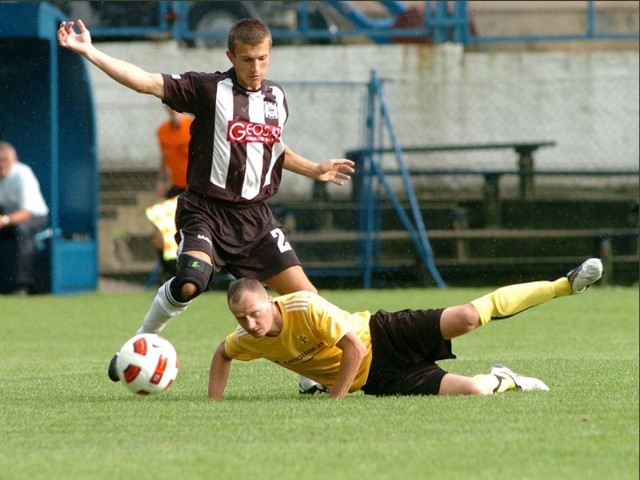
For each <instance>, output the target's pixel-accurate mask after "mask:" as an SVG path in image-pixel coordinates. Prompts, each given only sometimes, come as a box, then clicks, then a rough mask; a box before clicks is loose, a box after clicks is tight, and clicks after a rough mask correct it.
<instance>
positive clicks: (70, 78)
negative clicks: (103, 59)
mask: <svg viewBox="0 0 640 480" xmlns="http://www.w3.org/2000/svg"><path fill="white" fill-rule="evenodd" d="M62 20H64V17H63V16H62V14H61V13H60V12H59V10H57V9H56V8H53V7H52V6H51V5H49V4H48V3H47V2H2V3H0V111H1V112H2V115H1V116H0V138H2V139H3V140H6V141H8V142H10V143H12V144H13V145H14V146H15V147H16V150H17V151H18V155H19V157H20V159H21V160H22V161H23V162H25V163H27V164H29V165H30V166H31V168H32V169H33V171H34V172H35V174H36V176H37V177H38V180H39V181H40V185H41V188H42V192H43V195H44V197H45V200H46V201H47V204H48V205H49V208H50V225H49V227H50V230H48V231H49V232H50V233H51V235H50V238H47V239H45V240H44V246H45V249H44V252H43V259H42V264H43V268H42V269H41V276H40V283H41V285H38V287H39V289H40V290H41V291H42V292H51V293H56V294H58V293H71V292H77V291H84V290H94V289H95V288H96V286H97V281H98V255H97V232H98V194H99V186H98V166H97V157H96V155H97V154H96V152H97V149H96V134H95V120H94V106H93V98H92V95H91V88H90V84H89V77H88V72H87V68H86V64H85V62H84V59H82V58H81V57H80V56H78V55H76V54H74V53H71V52H69V51H67V50H65V49H60V48H58V44H57V39H56V30H57V28H58V25H59V23H60V21H62ZM5 260H6V259H5ZM5 263H6V262H5ZM9 263H11V262H9ZM2 276H3V277H4V280H5V282H4V283H7V281H8V278H7V277H8V276H9V275H7V274H6V272H3V275H2ZM4 288H5V289H10V285H4ZM9 291H10V290H9Z"/></svg>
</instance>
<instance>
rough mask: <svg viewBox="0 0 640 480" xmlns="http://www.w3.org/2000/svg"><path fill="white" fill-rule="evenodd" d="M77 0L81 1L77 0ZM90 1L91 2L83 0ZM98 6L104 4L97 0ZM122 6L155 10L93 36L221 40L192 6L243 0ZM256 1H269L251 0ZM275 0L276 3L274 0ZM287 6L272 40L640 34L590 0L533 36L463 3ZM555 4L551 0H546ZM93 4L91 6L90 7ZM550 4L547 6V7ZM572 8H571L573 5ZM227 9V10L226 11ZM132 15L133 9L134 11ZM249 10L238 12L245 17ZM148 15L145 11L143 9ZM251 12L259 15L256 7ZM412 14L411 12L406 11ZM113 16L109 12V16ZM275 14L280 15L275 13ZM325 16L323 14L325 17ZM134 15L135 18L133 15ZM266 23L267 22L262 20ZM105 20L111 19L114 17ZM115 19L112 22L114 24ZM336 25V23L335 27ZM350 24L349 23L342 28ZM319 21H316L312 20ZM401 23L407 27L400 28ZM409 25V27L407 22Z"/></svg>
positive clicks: (482, 40)
mask: <svg viewBox="0 0 640 480" xmlns="http://www.w3.org/2000/svg"><path fill="white" fill-rule="evenodd" d="M78 3H81V2H78ZM87 3H94V2H87ZM95 3H96V4H99V3H102V2H95ZM113 3H118V4H120V5H122V6H120V7H119V8H125V6H124V4H126V3H130V4H131V8H132V9H134V8H143V7H142V6H141V5H140V4H147V6H146V8H156V9H157V11H154V12H152V15H151V18H153V17H155V18H156V21H151V22H150V21H149V18H150V16H149V15H147V16H146V17H145V18H146V19H147V20H146V23H147V24H144V25H142V24H141V25H135V24H134V23H135V20H134V21H132V19H131V17H129V18H127V19H126V22H125V23H126V25H125V24H123V25H122V26H114V25H109V26H102V25H100V24H99V23H98V24H94V25H89V27H90V28H91V31H92V34H93V36H94V38H96V39H99V38H127V37H141V36H149V37H160V38H173V39H175V40H178V41H187V42H193V41H195V40H198V39H208V40H224V39H225V38H226V35H227V28H225V29H223V30H211V29H209V30H207V29H202V28H196V26H195V24H194V19H193V15H191V13H192V10H191V9H193V8H196V7H197V8H200V9H202V8H205V6H206V8H211V9H212V11H214V10H215V9H222V8H234V7H233V5H232V4H240V3H245V2H184V1H159V2H113ZM246 3H248V2H246ZM253 3H254V4H260V3H269V2H253ZM273 3H277V2H273ZM282 3H285V4H288V5H289V7H287V8H290V11H293V12H294V13H295V16H296V22H295V25H293V26H290V28H282V26H278V25H272V35H273V38H274V40H282V41H300V42H315V41H326V42H340V41H342V40H344V39H349V38H368V39H370V40H372V41H374V42H376V43H381V44H383V43H392V42H397V41H405V42H411V41H415V42H425V41H426V42H432V43H436V44H438V43H444V42H456V43H462V44H491V43H507V42H511V43H523V42H548V41H570V40H573V41H576V40H577V41H579V40H637V39H639V38H640V35H639V32H638V30H637V28H633V27H631V28H632V29H631V30H629V31H627V32H607V31H603V30H602V29H600V28H598V24H597V20H598V18H597V17H598V15H597V11H596V10H597V9H596V6H595V2H594V1H593V0H588V1H585V2H575V3H581V4H583V5H584V15H585V22H584V24H585V26H586V28H585V30H584V31H582V32H569V33H562V34H544V33H540V34H534V35H491V32H476V29H475V27H474V25H473V20H472V19H471V15H470V13H469V6H468V2H466V1H425V2H422V3H420V4H413V5H412V7H411V8H409V7H408V6H407V5H406V4H405V2H400V1H380V2H379V4H380V5H381V6H382V7H384V8H385V10H386V15H385V16H383V17H379V18H377V17H376V18H372V17H370V16H368V15H367V14H366V13H365V12H363V10H362V9H361V7H360V6H359V5H358V3H359V2H349V1H325V2H309V1H299V2H282ZM549 3H553V2H549ZM134 4H138V5H137V6H136V5H134ZM92 8H93V7H92ZM319 8H322V9H323V11H325V13H326V10H327V9H330V10H331V11H332V13H333V17H338V18H340V20H341V21H340V22H336V23H331V24H329V23H327V24H325V25H323V27H322V28H318V27H317V26H316V27H313V25H314V21H313V20H314V17H313V16H314V15H318V9H319ZM550 8H551V7H550ZM574 8H575V7H574ZM229 11H230V10H227V13H228V12H229ZM133 12H134V13H132V15H135V10H133ZM246 12H247V11H246V10H245V11H244V14H243V13H240V11H238V15H244V16H246V15H247V13H246ZM147 13H148V12H147ZM253 14H255V15H259V10H257V9H256V10H254V11H253ZM409 14H411V15H409ZM111 17H113V16H111ZM276 17H278V16H276ZM324 17H325V18H327V16H326V15H324ZM134 18H135V16H134ZM264 20H265V21H267V23H269V20H268V19H267V18H264ZM401 20H403V21H401ZM109 21H111V22H114V20H113V18H109ZM114 23H115V22H114ZM339 24H340V25H339ZM344 24H348V25H349V26H348V27H344V26H343V25H344ZM316 25H317V22H316ZM403 25H405V26H403ZM407 25H408V26H407Z"/></svg>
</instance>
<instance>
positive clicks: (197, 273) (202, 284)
mask: <svg viewBox="0 0 640 480" xmlns="http://www.w3.org/2000/svg"><path fill="white" fill-rule="evenodd" d="M212 273H213V266H212V265H211V264H210V263H207V262H205V261H204V260H202V259H200V258H197V257H194V256H192V255H188V254H185V253H183V254H181V255H180V256H179V257H178V267H177V272H176V276H175V277H174V279H173V280H172V281H171V285H170V287H169V288H170V291H171V295H172V296H173V298H174V299H175V300H176V301H178V302H181V303H186V302H189V301H191V300H193V299H194V298H195V297H197V296H198V295H200V294H201V293H202V292H204V291H206V290H207V288H208V287H209V279H210V278H211V274H212Z"/></svg>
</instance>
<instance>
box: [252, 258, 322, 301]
mask: <svg viewBox="0 0 640 480" xmlns="http://www.w3.org/2000/svg"><path fill="white" fill-rule="evenodd" d="M264 283H266V284H267V285H268V286H269V287H270V288H272V289H273V290H275V291H276V292H278V293H279V294H280V295H286V294H287V293H293V292H300V291H302V290H305V291H307V292H314V293H318V290H317V289H316V287H314V286H313V283H311V281H310V280H309V278H308V277H307V275H306V274H305V273H304V270H303V269H302V267H301V266H300V265H294V266H293V267H289V268H287V269H285V270H283V271H282V272H280V273H277V274H275V275H274V276H273V277H271V278H268V279H266V280H265V281H264Z"/></svg>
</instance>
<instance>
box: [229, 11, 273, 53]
mask: <svg viewBox="0 0 640 480" xmlns="http://www.w3.org/2000/svg"><path fill="white" fill-rule="evenodd" d="M265 38H268V39H269V45H271V31H270V30H269V27H268V26H267V24H266V23H264V22H263V21H261V20H258V19H257V18H243V19H241V20H238V21H237V22H236V23H235V24H234V25H233V26H232V27H231V29H230V30H229V35H228V36H227V50H229V51H230V52H231V53H232V54H234V55H235V53H236V47H237V46H238V45H249V46H252V47H253V46H255V45H259V44H261V43H262V42H263V41H264V40H265Z"/></svg>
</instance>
